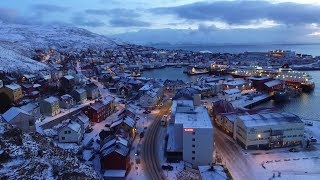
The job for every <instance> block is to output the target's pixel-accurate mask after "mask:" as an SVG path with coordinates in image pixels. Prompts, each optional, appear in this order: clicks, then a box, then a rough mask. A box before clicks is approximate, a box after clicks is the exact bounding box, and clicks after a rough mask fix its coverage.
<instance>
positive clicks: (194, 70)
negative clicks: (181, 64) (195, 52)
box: [187, 67, 209, 76]
mask: <svg viewBox="0 0 320 180" xmlns="http://www.w3.org/2000/svg"><path fill="white" fill-rule="evenodd" d="M207 73H209V71H208V70H207V69H206V68H195V67H192V68H190V69H188V70H187V74H188V75H190V76H192V75H200V74H207Z"/></svg>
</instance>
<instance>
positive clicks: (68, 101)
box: [59, 94, 76, 109]
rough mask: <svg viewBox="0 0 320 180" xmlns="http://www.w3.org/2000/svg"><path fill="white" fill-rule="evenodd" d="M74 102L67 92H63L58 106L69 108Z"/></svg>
mask: <svg viewBox="0 0 320 180" xmlns="http://www.w3.org/2000/svg"><path fill="white" fill-rule="evenodd" d="M75 104H76V102H75V101H74V99H73V97H72V96H71V95H69V94H65V95H63V96H61V97H60V99H59V105H60V108H63V109H70V108H72V107H73V106H74V105H75Z"/></svg>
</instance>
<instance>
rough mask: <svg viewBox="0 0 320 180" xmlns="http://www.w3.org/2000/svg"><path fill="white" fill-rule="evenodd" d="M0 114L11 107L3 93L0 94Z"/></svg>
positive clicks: (8, 99)
mask: <svg viewBox="0 0 320 180" xmlns="http://www.w3.org/2000/svg"><path fill="white" fill-rule="evenodd" d="M0 102H1V103H0V113H4V112H6V111H7V110H8V109H10V107H11V100H10V98H9V96H8V95H6V94H5V93H3V92H2V93H0Z"/></svg>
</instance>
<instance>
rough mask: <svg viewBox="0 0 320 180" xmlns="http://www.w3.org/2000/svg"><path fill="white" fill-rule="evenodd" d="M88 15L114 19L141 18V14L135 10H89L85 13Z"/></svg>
mask: <svg viewBox="0 0 320 180" xmlns="http://www.w3.org/2000/svg"><path fill="white" fill-rule="evenodd" d="M85 12H86V13H87V14H91V15H102V16H112V17H131V18H133V17H140V14H139V13H137V12H136V11H135V10H133V9H124V8H116V9H108V10H107V9H87V10H86V11H85Z"/></svg>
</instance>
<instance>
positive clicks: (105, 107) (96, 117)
mask: <svg viewBox="0 0 320 180" xmlns="http://www.w3.org/2000/svg"><path fill="white" fill-rule="evenodd" d="M114 111H115V103H114V98H113V97H111V96H107V97H105V98H103V99H100V100H98V101H96V102H95V103H93V104H90V106H88V107H86V108H85V109H84V111H83V113H84V114H85V115H86V116H88V117H89V119H90V121H91V122H96V123H99V122H101V121H103V120H105V119H106V118H107V117H109V116H110V115H111V114H112V113H113V112H114Z"/></svg>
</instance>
